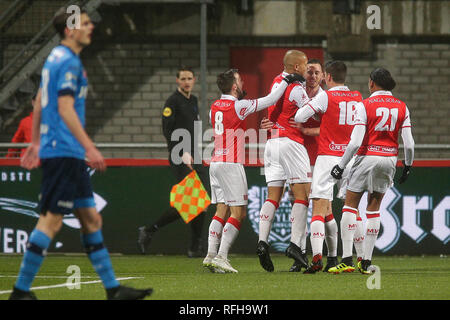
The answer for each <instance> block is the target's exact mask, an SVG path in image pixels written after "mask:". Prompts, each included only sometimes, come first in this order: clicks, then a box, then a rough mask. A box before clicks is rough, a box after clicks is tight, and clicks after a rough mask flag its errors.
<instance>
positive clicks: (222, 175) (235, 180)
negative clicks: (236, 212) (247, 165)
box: [209, 162, 248, 206]
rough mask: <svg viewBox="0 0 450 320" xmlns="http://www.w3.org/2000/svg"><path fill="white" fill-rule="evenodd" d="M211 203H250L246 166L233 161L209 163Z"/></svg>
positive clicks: (240, 204)
mask: <svg viewBox="0 0 450 320" xmlns="http://www.w3.org/2000/svg"><path fill="white" fill-rule="evenodd" d="M209 178H210V183H211V203H225V204H226V205H228V206H243V205H247V204H248V186H247V177H246V176H245V170H244V166H243V165H242V164H240V163H233V162H211V164H210V165H209Z"/></svg>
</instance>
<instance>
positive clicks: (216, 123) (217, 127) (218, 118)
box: [214, 111, 223, 135]
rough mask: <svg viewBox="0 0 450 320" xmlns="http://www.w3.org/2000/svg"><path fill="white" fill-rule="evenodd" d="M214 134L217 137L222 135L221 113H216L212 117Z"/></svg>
mask: <svg viewBox="0 0 450 320" xmlns="http://www.w3.org/2000/svg"><path fill="white" fill-rule="evenodd" d="M214 132H215V133H216V134H217V135H222V134H223V112H221V111H217V112H216V114H215V115H214Z"/></svg>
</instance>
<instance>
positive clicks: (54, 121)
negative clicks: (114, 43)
mask: <svg viewBox="0 0 450 320" xmlns="http://www.w3.org/2000/svg"><path fill="white" fill-rule="evenodd" d="M40 87H41V107H42V111H41V128H40V129H41V147H40V153H39V155H40V157H41V158H54V157H74V158H78V159H84V152H85V151H84V148H83V147H82V146H81V145H80V143H79V142H78V141H77V140H76V139H75V137H74V136H73V135H72V133H71V132H70V130H69V128H68V127H67V125H66V123H65V122H64V120H63V119H62V118H61V116H60V114H59V110H58V98H59V97H60V96H64V95H72V96H73V97H74V109H75V112H76V113H77V115H78V118H79V120H80V122H81V124H82V125H83V126H84V124H85V98H86V95H87V76H86V72H85V70H84V69H83V66H82V64H81V61H80V59H79V57H78V55H76V54H75V53H74V52H73V51H72V50H70V49H69V48H68V47H66V46H63V45H60V46H57V47H55V48H54V49H53V50H52V52H51V53H50V55H49V56H48V57H47V60H46V62H45V64H44V67H43V69H42V76H41V85H40Z"/></svg>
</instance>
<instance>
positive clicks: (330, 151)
mask: <svg viewBox="0 0 450 320" xmlns="http://www.w3.org/2000/svg"><path fill="white" fill-rule="evenodd" d="M361 101H362V96H361V93H359V92H358V91H350V90H349V89H348V88H347V87H346V86H338V87H333V88H331V89H330V90H328V91H324V92H322V93H320V94H318V95H317V96H316V97H314V98H313V99H312V100H311V102H310V103H308V106H309V107H311V108H312V109H313V110H314V112H315V113H320V114H322V120H321V123H320V135H319V150H318V154H319V155H330V156H338V157H341V156H342V155H343V154H344V151H345V149H346V148H347V144H348V142H349V141H350V136H351V134H352V130H353V126H354V124H355V120H356V104H357V103H358V102H361Z"/></svg>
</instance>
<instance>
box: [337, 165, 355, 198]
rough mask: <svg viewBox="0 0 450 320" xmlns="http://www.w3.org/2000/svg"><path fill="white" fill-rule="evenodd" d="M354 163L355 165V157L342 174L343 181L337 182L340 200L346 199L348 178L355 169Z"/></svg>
mask: <svg viewBox="0 0 450 320" xmlns="http://www.w3.org/2000/svg"><path fill="white" fill-rule="evenodd" d="M353 163H355V157H353V158H352V159H351V160H350V161H349V162H348V164H347V167H346V168H345V170H344V172H343V173H342V179H340V180H338V181H337V182H336V186H337V189H338V191H337V194H336V198H338V199H342V200H344V199H345V194H346V193H347V186H348V177H349V175H350V170H351V168H352V167H353Z"/></svg>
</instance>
